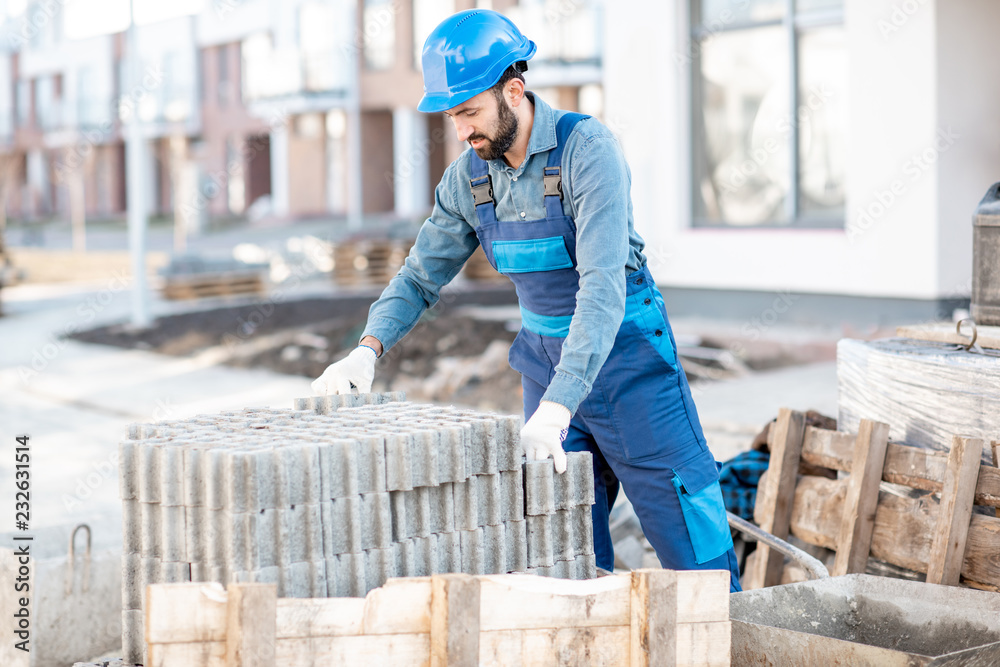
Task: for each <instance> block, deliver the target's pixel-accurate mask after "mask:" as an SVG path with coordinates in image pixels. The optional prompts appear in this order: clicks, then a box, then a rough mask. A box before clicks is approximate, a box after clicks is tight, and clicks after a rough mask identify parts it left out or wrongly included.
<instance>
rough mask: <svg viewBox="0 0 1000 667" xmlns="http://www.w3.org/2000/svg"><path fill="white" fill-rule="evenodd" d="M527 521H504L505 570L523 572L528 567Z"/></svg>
mask: <svg viewBox="0 0 1000 667" xmlns="http://www.w3.org/2000/svg"><path fill="white" fill-rule="evenodd" d="M527 526H528V522H527V521H524V520H522V521H507V522H505V523H504V525H503V527H504V551H505V552H506V556H507V566H506V570H507V572H524V571H525V570H526V569H527V567H528V528H527Z"/></svg>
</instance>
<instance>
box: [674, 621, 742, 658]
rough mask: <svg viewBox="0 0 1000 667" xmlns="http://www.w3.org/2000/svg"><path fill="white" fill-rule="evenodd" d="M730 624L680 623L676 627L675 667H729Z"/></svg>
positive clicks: (725, 622)
mask: <svg viewBox="0 0 1000 667" xmlns="http://www.w3.org/2000/svg"><path fill="white" fill-rule="evenodd" d="M731 642H732V624H731V623H730V622H729V621H719V622H715V623H681V624H680V625H678V626H677V654H676V657H675V661H676V662H675V663H674V664H676V665H677V667H729V662H730V659H731V655H730V653H731V648H730V644H731Z"/></svg>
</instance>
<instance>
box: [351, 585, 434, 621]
mask: <svg viewBox="0 0 1000 667" xmlns="http://www.w3.org/2000/svg"><path fill="white" fill-rule="evenodd" d="M361 628H362V632H363V633H364V634H366V635H394V634H401V635H402V634H416V633H427V634H429V633H430V631H431V578H430V577H413V578H399V579H389V580H388V581H387V582H386V583H385V585H384V586H382V587H380V588H374V589H372V590H371V591H369V592H368V595H367V596H366V597H365V615H364V620H363V621H362V624H361Z"/></svg>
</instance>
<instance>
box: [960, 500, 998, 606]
mask: <svg viewBox="0 0 1000 667" xmlns="http://www.w3.org/2000/svg"><path fill="white" fill-rule="evenodd" d="M962 576H963V577H964V578H965V579H967V580H969V581H967V582H966V583H968V584H969V585H970V586H972V585H975V586H976V588H983V589H986V590H990V589H993V590H996V589H997V588H998V587H1000V518H998V517H994V516H986V515H983V514H973V515H972V521H971V522H970V524H969V537H968V539H967V540H966V543H965V558H964V562H963V563H962ZM972 582H977V583H976V584H973V583H972Z"/></svg>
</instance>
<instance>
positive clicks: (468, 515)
mask: <svg viewBox="0 0 1000 667" xmlns="http://www.w3.org/2000/svg"><path fill="white" fill-rule="evenodd" d="M478 480H479V478H478V477H476V476H471V477H469V478H468V479H467V480H465V481H464V482H455V483H454V484H453V485H452V490H453V495H454V498H455V528H456V529H457V530H474V529H476V528H478V527H479V493H478V490H479V481H478Z"/></svg>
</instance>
